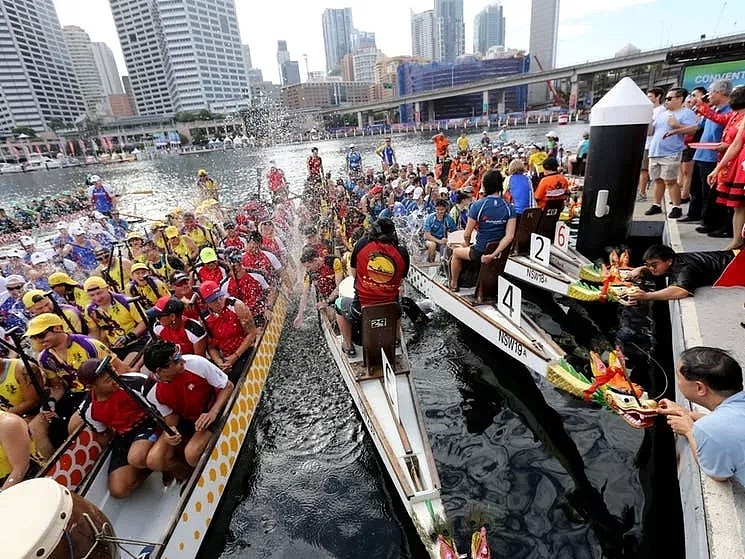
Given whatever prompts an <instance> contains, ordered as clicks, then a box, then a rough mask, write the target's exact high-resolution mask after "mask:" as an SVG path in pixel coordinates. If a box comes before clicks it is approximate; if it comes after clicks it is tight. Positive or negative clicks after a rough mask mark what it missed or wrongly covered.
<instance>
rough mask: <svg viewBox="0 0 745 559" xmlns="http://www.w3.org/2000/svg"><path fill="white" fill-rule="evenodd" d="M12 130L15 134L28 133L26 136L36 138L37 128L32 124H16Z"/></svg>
mask: <svg viewBox="0 0 745 559" xmlns="http://www.w3.org/2000/svg"><path fill="white" fill-rule="evenodd" d="M11 132H13V134H15V135H17V136H20V135H21V134H26V136H28V137H30V138H36V130H34V129H33V128H31V127H30V126H16V127H15V128H12V129H11Z"/></svg>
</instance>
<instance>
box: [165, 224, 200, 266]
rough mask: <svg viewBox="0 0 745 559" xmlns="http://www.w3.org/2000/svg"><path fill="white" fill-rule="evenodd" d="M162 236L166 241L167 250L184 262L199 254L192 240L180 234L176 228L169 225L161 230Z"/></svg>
mask: <svg viewBox="0 0 745 559" xmlns="http://www.w3.org/2000/svg"><path fill="white" fill-rule="evenodd" d="M163 236H164V237H165V238H166V242H167V243H168V247H167V250H168V252H171V253H173V254H175V255H176V256H178V257H179V258H180V259H181V260H183V261H185V262H190V261H192V262H193V261H194V260H196V259H197V256H198V255H199V249H198V248H197V245H196V243H195V242H194V241H192V240H191V239H190V238H189V237H186V236H185V235H180V234H179V231H178V229H177V228H176V227H175V226H173V225H169V226H168V227H166V228H165V230H164V231H163Z"/></svg>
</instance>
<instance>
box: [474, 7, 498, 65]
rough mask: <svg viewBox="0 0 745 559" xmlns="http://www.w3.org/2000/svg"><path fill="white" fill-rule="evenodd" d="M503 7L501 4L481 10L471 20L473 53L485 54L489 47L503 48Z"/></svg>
mask: <svg viewBox="0 0 745 559" xmlns="http://www.w3.org/2000/svg"><path fill="white" fill-rule="evenodd" d="M504 32H505V20H504V7H503V6H502V4H501V2H498V3H496V4H491V5H490V6H487V7H486V8H484V9H483V10H481V11H480V12H479V13H478V14H476V17H475V18H474V20H473V52H474V54H482V55H483V54H486V51H487V50H489V47H495V46H502V47H503V46H504Z"/></svg>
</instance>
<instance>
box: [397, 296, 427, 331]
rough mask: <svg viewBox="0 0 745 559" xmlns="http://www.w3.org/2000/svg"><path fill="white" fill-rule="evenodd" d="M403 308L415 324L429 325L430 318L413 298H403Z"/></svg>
mask: <svg viewBox="0 0 745 559" xmlns="http://www.w3.org/2000/svg"><path fill="white" fill-rule="evenodd" d="M401 308H402V309H403V311H404V313H406V316H408V317H409V320H411V321H412V322H413V323H414V324H427V323H428V322H429V321H430V318H429V317H428V316H427V313H425V312H424V311H423V310H422V309H421V308H420V307H419V305H417V304H416V301H414V299H412V298H411V297H401Z"/></svg>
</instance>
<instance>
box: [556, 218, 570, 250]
mask: <svg viewBox="0 0 745 559" xmlns="http://www.w3.org/2000/svg"><path fill="white" fill-rule="evenodd" d="M554 245H556V247H557V248H559V249H561V250H563V251H564V252H566V251H567V250H569V227H567V224H566V223H564V222H563V221H557V222H556V233H554Z"/></svg>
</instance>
